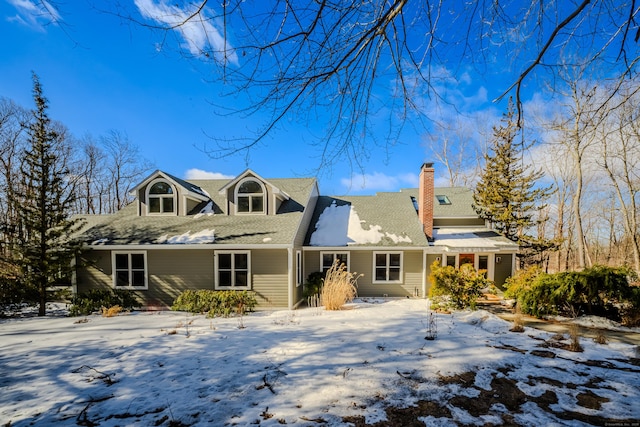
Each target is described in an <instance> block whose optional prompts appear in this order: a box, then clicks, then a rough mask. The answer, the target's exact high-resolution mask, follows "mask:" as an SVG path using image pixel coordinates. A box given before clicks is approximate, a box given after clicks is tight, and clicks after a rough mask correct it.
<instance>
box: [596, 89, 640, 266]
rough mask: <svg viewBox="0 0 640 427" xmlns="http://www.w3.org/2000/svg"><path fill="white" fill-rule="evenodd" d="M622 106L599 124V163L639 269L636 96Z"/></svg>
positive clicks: (639, 136) (639, 119)
mask: <svg viewBox="0 0 640 427" xmlns="http://www.w3.org/2000/svg"><path fill="white" fill-rule="evenodd" d="M620 96H623V97H625V98H626V100H625V102H624V104H623V106H622V107H621V108H619V109H617V110H614V111H609V112H606V117H605V119H606V120H603V121H602V126H600V135H599V138H598V140H599V142H600V144H601V154H602V156H601V160H600V162H599V163H600V165H601V167H602V168H603V169H604V170H605V171H606V173H607V176H608V177H609V180H610V184H611V186H612V187H613V190H614V192H615V195H616V198H617V202H618V206H619V208H620V212H621V221H622V224H623V225H624V229H625V234H626V235H627V238H628V240H629V242H630V244H631V250H632V254H633V265H634V268H635V270H636V271H639V272H640V236H639V235H638V233H639V231H640V229H639V226H640V223H639V218H638V215H639V212H638V208H639V206H638V204H637V203H638V195H639V194H640V171H638V167H637V165H638V162H640V115H639V113H638V109H639V108H640V99H639V98H638V96H625V95H623V94H620Z"/></svg>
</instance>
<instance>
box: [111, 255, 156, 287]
mask: <svg viewBox="0 0 640 427" xmlns="http://www.w3.org/2000/svg"><path fill="white" fill-rule="evenodd" d="M112 254H113V255H112V260H111V262H112V265H113V286H114V287H115V288H116V289H147V288H148V281H147V253H146V252H113V253H112Z"/></svg>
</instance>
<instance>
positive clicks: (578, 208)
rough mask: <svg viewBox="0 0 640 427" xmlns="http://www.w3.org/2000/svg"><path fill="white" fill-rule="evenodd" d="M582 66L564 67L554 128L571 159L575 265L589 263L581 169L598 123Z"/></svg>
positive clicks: (592, 89)
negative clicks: (560, 113) (560, 111)
mask: <svg viewBox="0 0 640 427" xmlns="http://www.w3.org/2000/svg"><path fill="white" fill-rule="evenodd" d="M583 73H584V69H580V68H576V67H567V68H566V69H565V73H564V75H563V79H564V83H565V84H566V87H567V92H566V93H565V96H566V99H567V100H568V102H567V104H566V105H565V107H566V115H565V116H564V118H561V119H560V122H559V123H556V128H557V129H559V130H560V131H561V132H562V141H561V144H563V145H564V149H565V150H564V152H565V153H566V155H567V156H569V158H570V159H571V160H572V162H571V165H570V168H571V169H570V170H571V173H572V174H573V180H574V189H573V195H572V201H571V209H572V213H573V220H574V233H575V245H576V261H577V267H578V268H585V267H589V266H590V265H591V260H590V258H589V252H588V249H587V240H586V237H585V225H584V224H583V219H584V215H583V206H582V203H583V199H584V191H585V181H586V177H585V169H586V168H587V167H588V164H589V161H588V160H589V159H588V157H587V156H588V154H589V152H590V150H592V148H593V147H594V145H595V142H596V135H595V129H596V127H597V124H598V117H597V112H598V111H599V108H598V105H597V104H598V102H599V101H598V100H599V97H598V96H597V88H596V86H595V84H593V83H591V82H589V81H585V80H583V79H582V78H583V75H584V74H583Z"/></svg>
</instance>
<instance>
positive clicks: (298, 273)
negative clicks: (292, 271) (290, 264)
mask: <svg viewBox="0 0 640 427" xmlns="http://www.w3.org/2000/svg"><path fill="white" fill-rule="evenodd" d="M302 277H303V272H302V251H296V287H299V286H302V282H303V280H302Z"/></svg>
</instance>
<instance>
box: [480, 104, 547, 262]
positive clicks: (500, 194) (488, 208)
mask: <svg viewBox="0 0 640 427" xmlns="http://www.w3.org/2000/svg"><path fill="white" fill-rule="evenodd" d="M514 110H515V109H514V105H513V102H511V101H510V102H509V107H508V109H507V112H506V113H505V114H504V116H503V119H502V124H501V125H500V126H494V127H493V140H492V141H491V149H490V152H489V153H488V154H486V155H485V168H484V171H483V172H482V175H481V177H480V181H479V182H478V184H477V186H476V189H475V191H474V194H473V203H474V209H475V211H476V212H477V213H478V215H479V216H480V217H481V218H483V219H485V220H487V221H489V222H490V223H491V224H492V226H493V228H494V229H495V230H496V231H497V232H499V233H500V234H502V235H503V236H505V237H506V238H507V239H509V240H511V241H513V242H516V243H518V244H519V245H520V246H521V248H523V249H524V251H523V252H522V254H523V255H524V256H531V255H536V254H539V253H540V252H542V251H545V250H548V249H551V248H553V247H554V246H555V245H554V243H553V242H551V241H549V240H547V239H544V237H543V236H532V235H531V234H530V232H531V231H532V230H533V229H534V228H535V226H536V225H538V224H539V220H538V219H536V218H535V214H536V211H540V210H541V209H542V208H543V207H544V205H543V200H544V199H546V198H547V197H548V196H549V195H550V194H551V187H546V188H543V187H539V186H537V181H538V180H539V179H540V178H541V177H542V176H543V173H542V171H539V170H538V171H534V170H531V167H530V166H528V165H524V164H523V160H522V154H523V150H524V149H526V148H527V147H526V146H525V145H524V144H523V143H521V142H520V141H516V137H517V136H518V135H519V128H518V126H517V123H516V120H517V118H516V117H515V111H514ZM521 259H522V258H521Z"/></svg>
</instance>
